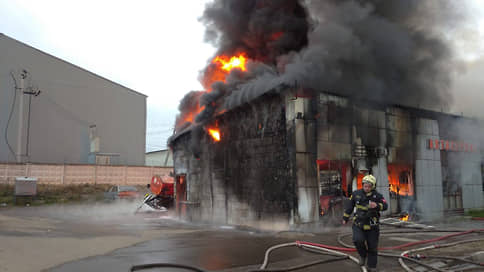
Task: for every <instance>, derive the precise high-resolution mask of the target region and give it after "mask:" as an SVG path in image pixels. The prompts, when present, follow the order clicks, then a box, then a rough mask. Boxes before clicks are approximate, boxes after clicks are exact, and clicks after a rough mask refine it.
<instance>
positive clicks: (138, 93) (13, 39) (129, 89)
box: [0, 32, 148, 97]
mask: <svg viewBox="0 0 484 272" xmlns="http://www.w3.org/2000/svg"><path fill="white" fill-rule="evenodd" d="M2 37H5V38H8V39H10V40H12V41H14V42H17V43H20V44H22V45H23V46H26V47H28V48H31V49H34V50H35V51H38V52H40V53H42V54H44V55H47V56H49V57H51V58H54V59H57V60H60V61H62V62H64V63H66V64H69V65H71V66H73V67H76V68H78V69H80V70H82V71H84V72H87V73H89V74H91V75H94V76H96V77H98V78H100V79H103V80H106V81H107V82H110V83H113V84H115V85H117V86H119V87H122V88H124V89H126V90H127V91H129V92H131V93H134V94H136V95H140V96H144V97H148V96H147V95H146V94H143V93H140V92H138V91H135V90H133V89H131V88H128V87H126V86H124V85H121V84H120V83H117V82H115V81H113V80H110V79H108V78H105V77H103V76H100V75H98V74H96V73H94V72H91V71H89V70H87V69H85V68H82V67H80V66H78V65H75V64H73V63H70V62H68V61H66V60H64V59H61V58H59V57H56V56H54V55H52V54H49V53H47V52H44V51H42V50H40V49H37V48H35V47H33V46H31V45H28V44H26V43H24V42H22V41H19V40H17V39H15V38H12V37H10V36H7V35H5V34H3V33H1V32H0V38H2Z"/></svg>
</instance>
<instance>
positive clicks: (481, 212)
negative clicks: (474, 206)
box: [466, 209, 484, 217]
mask: <svg viewBox="0 0 484 272" xmlns="http://www.w3.org/2000/svg"><path fill="white" fill-rule="evenodd" d="M466 215H469V216H472V217H484V209H480V210H469V211H468V212H466Z"/></svg>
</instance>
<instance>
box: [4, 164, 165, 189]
mask: <svg viewBox="0 0 484 272" xmlns="http://www.w3.org/2000/svg"><path fill="white" fill-rule="evenodd" d="M172 171H173V168H172V167H149V166H107V165H93V164H84V165H70V164H30V163H29V164H6V163H0V184H2V183H3V184H14V183H15V178H16V177H21V176H23V177H35V178H37V184H51V185H70V184H84V183H89V184H121V185H123V184H129V185H143V184H147V183H149V182H150V181H151V178H152V177H153V176H154V175H160V176H161V177H163V176H168V175H169V174H170V172H172Z"/></svg>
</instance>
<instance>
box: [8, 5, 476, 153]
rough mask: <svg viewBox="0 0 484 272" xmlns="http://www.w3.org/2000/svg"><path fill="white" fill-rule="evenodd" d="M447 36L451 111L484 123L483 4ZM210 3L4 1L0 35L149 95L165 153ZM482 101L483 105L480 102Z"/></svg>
mask: <svg viewBox="0 0 484 272" xmlns="http://www.w3.org/2000/svg"><path fill="white" fill-rule="evenodd" d="M462 1H467V2H468V3H469V4H470V5H471V6H472V9H471V13H470V14H469V16H471V17H473V18H474V19H475V20H471V21H472V22H473V23H471V24H469V25H466V26H465V27H464V28H463V29H461V30H459V31H457V32H456V33H447V34H446V35H449V41H451V42H452V43H453V45H454V46H455V48H456V51H457V52H458V57H459V59H460V62H459V67H460V69H459V71H460V72H459V73H457V74H456V75H455V80H454V85H453V88H454V90H455V92H454V96H455V103H454V106H453V107H452V109H451V110H452V111H453V112H456V113H460V112H463V113H464V114H465V115H467V116H478V117H481V118H484V112H483V110H482V108H483V107H482V106H481V104H482V102H484V96H483V93H484V90H483V88H482V87H481V86H484V79H483V78H484V77H483V76H482V75H483V73H484V0H462ZM206 2H209V1H208V0H177V1H156V0H152V1H151V0H141V1H119V0H118V1H113V0H102V1H100V0H97V1H94V0H84V1H66V0H63V1H62V0H43V1H35V0H0V32H1V33H3V34H5V35H7V36H10V37H12V38H14V39H17V40H19V41H21V42H24V43H26V44H28V45H31V46H33V47H35V48H37V49H40V50H42V51H45V52H47V53H49V54H52V55H54V56H56V57H59V58H61V59H64V60H66V61H68V62H71V63H73V64H75V65H78V66H80V67H82V68H85V69H87V70H89V71H91V72H94V73H96V74H98V75H101V76H103V77H105V78H108V79H110V80H112V81H115V82H117V83H120V84H122V85H124V86H126V87H128V88H131V89H133V90H136V91H138V92H140V93H143V94H146V95H147V96H148V100H147V107H148V112H147V132H146V134H147V146H146V150H147V151H153V150H158V149H163V148H166V140H167V138H168V137H169V136H170V135H171V133H172V132H173V126H174V120H175V116H176V113H177V112H178V110H177V107H178V103H179V101H180V100H181V98H182V97H183V96H184V95H185V94H186V93H187V92H189V91H191V90H201V89H202V86H201V85H200V83H199V82H198V74H199V71H200V70H201V69H202V68H204V67H205V65H206V63H207V61H209V60H210V58H211V57H212V56H213V54H214V52H215V48H213V47H212V46H211V45H210V44H208V43H205V42H204V26H203V24H202V23H200V22H199V21H198V18H199V17H200V16H201V15H202V13H203V10H204V6H205V3H206ZM475 97H478V98H479V99H475Z"/></svg>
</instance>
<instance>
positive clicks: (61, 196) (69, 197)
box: [0, 184, 112, 206]
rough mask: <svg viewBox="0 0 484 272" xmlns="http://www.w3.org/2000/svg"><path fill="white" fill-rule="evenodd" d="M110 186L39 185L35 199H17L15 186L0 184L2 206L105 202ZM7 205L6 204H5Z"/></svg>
mask: <svg viewBox="0 0 484 272" xmlns="http://www.w3.org/2000/svg"><path fill="white" fill-rule="evenodd" d="M111 186H112V185H109V184H96V185H94V184H79V185H46V184H38V185H37V195H36V196H35V197H17V198H15V196H14V193H15V186H14V185H13V184H0V205H2V206H4V205H5V204H6V205H7V206H11V205H22V206H23V205H26V204H29V205H44V204H55V203H79V202H86V201H88V202H94V201H103V200H104V192H105V191H106V190H107V189H108V188H109V187H111ZM3 203H5V204H3Z"/></svg>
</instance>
